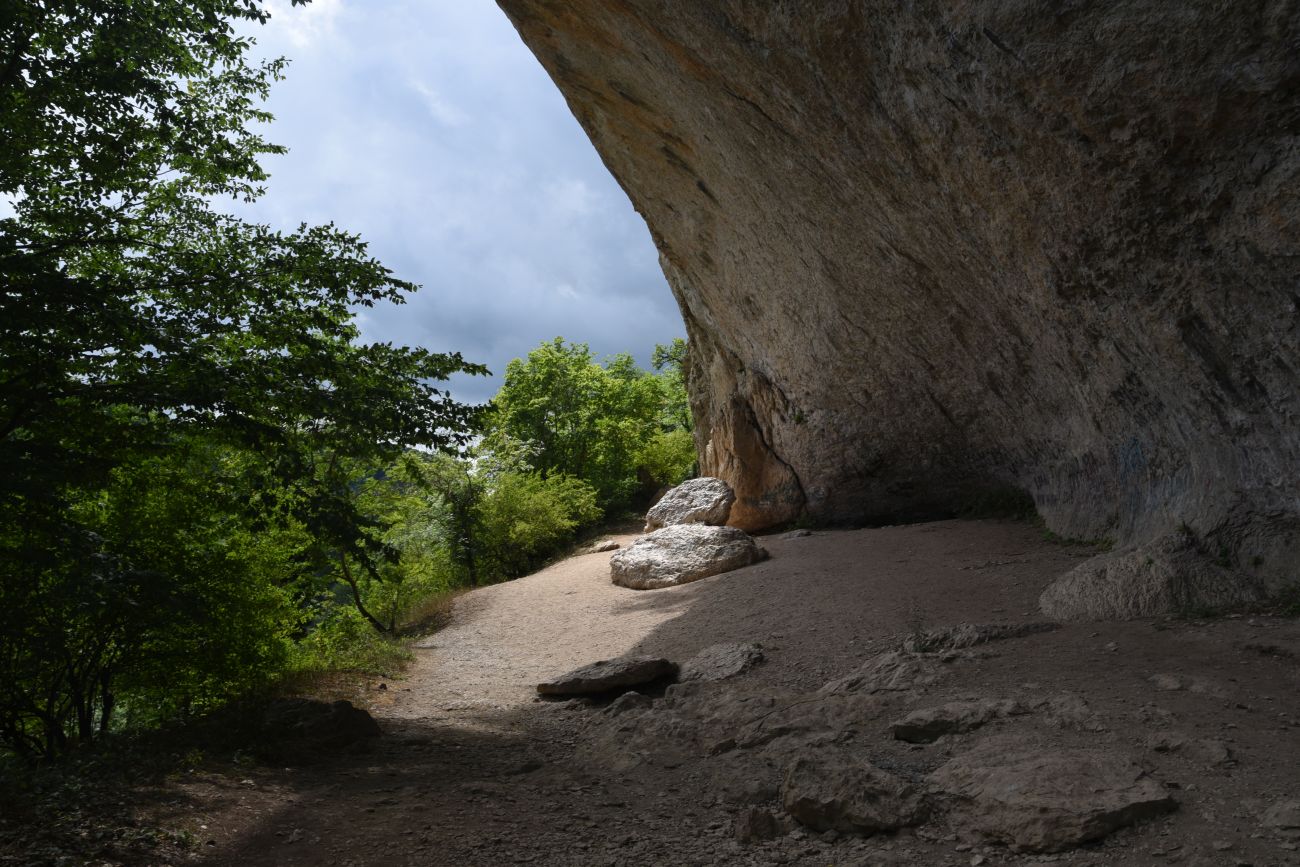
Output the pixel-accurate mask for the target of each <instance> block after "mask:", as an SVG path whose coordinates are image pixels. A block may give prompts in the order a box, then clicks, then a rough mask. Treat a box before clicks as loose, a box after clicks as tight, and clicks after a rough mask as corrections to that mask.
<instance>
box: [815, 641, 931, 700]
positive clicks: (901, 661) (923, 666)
mask: <svg viewBox="0 0 1300 867" xmlns="http://www.w3.org/2000/svg"><path fill="white" fill-rule="evenodd" d="M938 676H939V675H938V672H937V670H936V665H935V663H934V662H933V661H932V660H931V659H927V658H925V657H923V656H918V655H915V654H910V653H902V652H899V651H896V650H891V651H887V652H885V653H880V654H877V655H875V656H873V657H871V658H870V659H868V660H867V661H866V662H864V663H863V664H862V665H861V666H860V667H859V668H858V670H857V671H854V672H853V673H851V674H847V675H845V676H844V677H839V678H836V679H835V680H832V681H830V682H828V683H827V684H826V685H825V686H823V687H822V688H821V689H820V690H818V692H819V693H820V694H822V695H838V694H844V693H855V692H856V693H868V694H869V693H873V692H900V691H904V690H910V689H921V688H923V687H926V686H929V685H930V684H932V683H934V682H935V681H936V680H937V679H938Z"/></svg>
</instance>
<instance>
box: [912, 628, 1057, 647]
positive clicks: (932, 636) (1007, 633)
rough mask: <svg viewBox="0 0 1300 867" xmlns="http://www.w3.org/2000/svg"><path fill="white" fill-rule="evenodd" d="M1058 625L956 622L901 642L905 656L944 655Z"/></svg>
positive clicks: (1046, 629) (1020, 636)
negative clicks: (906, 654)
mask: <svg viewBox="0 0 1300 867" xmlns="http://www.w3.org/2000/svg"><path fill="white" fill-rule="evenodd" d="M1060 628H1061V625H1060V624H1059V623H1041V622H1035V623H959V624H957V625H956V626H944V627H941V628H939V629H928V630H926V631H924V632H919V633H916V634H915V635H909V636H907V638H905V639H903V649H904V650H906V651H907V652H908V653H945V652H948V651H952V650H964V649H965V648H967V647H974V646H976V645H978V644H987V643H988V642H990V641H1005V640H1007V639H1010V638H1022V637H1024V636H1026V635H1037V634H1039V633H1042V632H1052V631H1053V630H1056V629H1060Z"/></svg>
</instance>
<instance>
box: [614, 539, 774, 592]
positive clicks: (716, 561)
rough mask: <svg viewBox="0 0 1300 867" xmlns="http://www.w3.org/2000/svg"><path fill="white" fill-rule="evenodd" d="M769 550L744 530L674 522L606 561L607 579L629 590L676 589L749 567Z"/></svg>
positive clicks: (765, 555)
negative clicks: (680, 585) (678, 586)
mask: <svg viewBox="0 0 1300 867" xmlns="http://www.w3.org/2000/svg"><path fill="white" fill-rule="evenodd" d="M766 558H767V552H766V551H764V550H763V549H762V548H760V547H758V545H757V544H756V543H755V542H754V540H753V539H751V538H750V537H749V535H748V534H747V533H745V532H744V531H743V530H737V529H736V528H734V527H711V526H706V525H704V524H677V525H674V526H671V527H664V528H663V529H662V530H655V531H654V532H653V533H650V534H649V535H647V536H642V537H641V538H640V539H637V540H636V541H635V542H633V543H632V544H631V545H629V546H628V547H626V548H624V549H623V550H621V551H619V552H618V553H616V554H615V555H614V556H613V557H611V558H610V559H609V569H610V578H611V580H613V582H614V583H615V584H618V585H620V586H622V587H630V588H631V589H633V590H657V589H660V588H663V587H676V586H677V585H679V584H689V583H690V582H692V581H699V580H700V579H701V578H708V577H710V576H713V575H720V574H722V573H723V572H730V571H732V570H733V569H739V568H741V567H742V566H749V565H750V564H752V563H757V562H759V561H760V560H764V559H766Z"/></svg>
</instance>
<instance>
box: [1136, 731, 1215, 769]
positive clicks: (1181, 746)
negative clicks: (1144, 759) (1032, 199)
mask: <svg viewBox="0 0 1300 867" xmlns="http://www.w3.org/2000/svg"><path fill="white" fill-rule="evenodd" d="M1146 745H1147V748H1148V749H1152V750H1155V751H1156V752H1158V753H1176V754H1178V755H1180V756H1183V757H1184V758H1187V759H1190V760H1192V761H1194V762H1197V763H1199V764H1202V765H1207V766H1211V767H1221V766H1223V765H1227V764H1231V763H1232V762H1233V761H1234V758H1233V755H1232V749H1231V748H1230V747H1229V746H1228V745H1227V744H1226V743H1224V742H1223V741H1220V740H1214V739H1212V738H1196V737H1191V736H1189V735H1186V734H1183V733H1182V732H1161V733H1159V734H1154V735H1151V736H1150V737H1148V738H1147V742H1146Z"/></svg>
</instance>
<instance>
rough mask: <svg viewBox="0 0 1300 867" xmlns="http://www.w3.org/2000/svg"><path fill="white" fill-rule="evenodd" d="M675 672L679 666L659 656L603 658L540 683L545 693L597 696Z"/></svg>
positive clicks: (539, 691)
mask: <svg viewBox="0 0 1300 867" xmlns="http://www.w3.org/2000/svg"><path fill="white" fill-rule="evenodd" d="M675 674H677V666H676V665H675V664H674V663H672V662H669V661H668V660H666V659H660V658H658V657H652V656H636V657H632V658H630V659H602V660H600V661H598V662H593V663H591V664H590V665H584V666H583V667H582V668H578V669H574V670H573V671H570V672H569V673H568V674H564V675H561V676H560V677H557V678H556V679H555V680H550V681H547V682H546V683H539V684H537V692H538V693H539V694H541V695H593V694H596V693H602V692H609V691H611V690H615V689H622V688H625V687H632V686H641V685H642V684H646V683H653V682H654V681H657V680H663V679H665V678H669V677H672V676H673V675H675Z"/></svg>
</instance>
